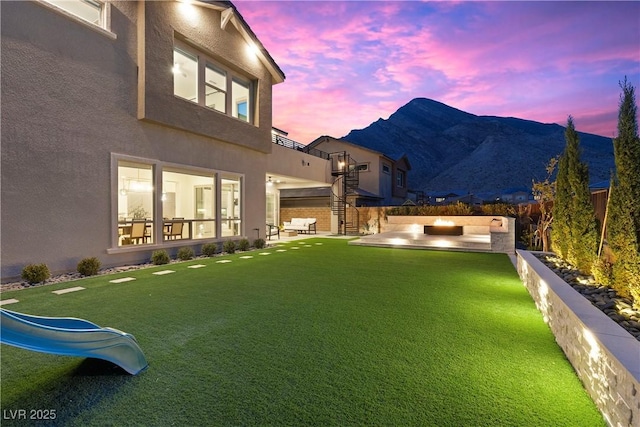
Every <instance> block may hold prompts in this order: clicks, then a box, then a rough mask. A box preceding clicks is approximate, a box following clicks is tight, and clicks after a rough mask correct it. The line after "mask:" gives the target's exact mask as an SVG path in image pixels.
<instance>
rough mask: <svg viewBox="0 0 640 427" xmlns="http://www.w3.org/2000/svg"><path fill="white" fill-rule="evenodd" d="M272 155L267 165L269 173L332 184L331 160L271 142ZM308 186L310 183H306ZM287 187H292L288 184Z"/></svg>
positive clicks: (326, 184) (319, 184)
mask: <svg viewBox="0 0 640 427" xmlns="http://www.w3.org/2000/svg"><path fill="white" fill-rule="evenodd" d="M271 145H272V146H273V147H272V151H271V153H272V154H271V155H270V156H268V157H267V161H266V162H267V163H266V165H267V166H266V167H267V170H268V171H269V173H273V174H276V175H283V176H290V177H304V179H305V181H307V180H308V181H315V182H317V183H318V184H317V185H318V186H321V185H323V184H324V185H325V186H330V185H331V183H332V182H333V178H332V176H331V162H330V161H329V160H326V159H322V158H320V157H317V156H313V155H311V154H307V153H303V152H302V151H297V150H292V149H290V148H286V147H281V146H279V145H276V144H271ZM305 186H308V185H305ZM287 188H291V186H288V187H287Z"/></svg>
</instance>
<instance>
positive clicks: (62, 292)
mask: <svg viewBox="0 0 640 427" xmlns="http://www.w3.org/2000/svg"><path fill="white" fill-rule="evenodd" d="M82 290H84V288H83V287H82V286H76V287H75V288H67V289H60V290H57V291H53V292H51V293H53V294H56V295H62V294H68V293H69V292H77V291H82Z"/></svg>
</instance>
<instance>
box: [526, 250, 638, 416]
mask: <svg viewBox="0 0 640 427" xmlns="http://www.w3.org/2000/svg"><path fill="white" fill-rule="evenodd" d="M517 268H518V274H519V275H520V278H521V279H522V281H523V282H524V285H525V286H526V288H527V289H528V290H529V293H530V294H531V296H532V298H533V299H534V301H535V303H536V306H537V307H538V309H539V310H540V312H541V313H542V316H543V317H544V320H545V322H546V323H547V324H548V325H549V328H550V329H551V331H552V332H553V334H554V335H555V338H556V341H557V343H558V344H559V345H560V347H561V348H562V350H563V351H564V353H565V355H566V356H567V358H568V359H569V361H570V362H571V364H572V365H573V368H574V369H575V371H576V373H577V374H578V376H579V377H580V379H581V381H582V383H583V385H584V387H585V389H586V390H587V392H588V393H589V395H590V396H591V398H592V399H593V401H594V402H595V404H596V406H597V407H598V409H599V410H600V412H601V413H602V414H603V416H604V418H605V419H606V420H607V422H608V423H609V425H612V426H640V342H639V341H637V340H636V339H635V338H634V337H633V336H632V335H631V334H629V333H628V332H627V331H625V330H624V329H623V328H622V327H620V326H619V325H618V324H617V323H615V322H614V321H612V320H611V319H609V317H607V315H606V314H604V313H603V312H602V311H600V310H599V309H598V308H596V307H594V306H593V305H591V303H590V302H589V301H588V300H587V299H585V298H584V297H583V296H582V295H580V294H579V293H578V292H577V291H575V290H574V289H573V288H572V287H571V286H570V285H569V284H567V283H566V282H564V281H563V280H562V279H561V278H560V277H558V276H557V275H556V274H555V273H554V272H553V271H551V270H550V269H549V268H548V267H547V266H545V265H544V264H543V263H542V262H541V261H540V260H538V259H537V258H536V257H535V256H534V255H533V254H531V253H530V252H527V251H517Z"/></svg>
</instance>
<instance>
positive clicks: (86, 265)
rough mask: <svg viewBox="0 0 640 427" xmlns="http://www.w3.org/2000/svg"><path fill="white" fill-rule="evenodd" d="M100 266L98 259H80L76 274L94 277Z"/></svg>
mask: <svg viewBox="0 0 640 427" xmlns="http://www.w3.org/2000/svg"><path fill="white" fill-rule="evenodd" d="M101 266H102V263H100V260H99V259H98V258H96V257H91V258H84V259H82V260H81V261H80V262H79V263H78V267H77V268H76V269H77V270H78V273H80V274H82V275H83V276H95V275H96V274H98V270H100V267H101Z"/></svg>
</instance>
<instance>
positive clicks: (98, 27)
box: [36, 0, 117, 39]
mask: <svg viewBox="0 0 640 427" xmlns="http://www.w3.org/2000/svg"><path fill="white" fill-rule="evenodd" d="M71 1H73V0H71ZM76 1H78V2H82V3H93V4H96V5H99V6H100V19H99V22H98V23H94V22H91V21H88V20H87V19H85V18H83V17H82V16H80V15H77V14H75V13H73V12H72V11H70V10H68V9H66V8H63V7H61V6H58V5H56V4H54V3H51V2H50V1H49V0H36V4H39V5H40V6H43V7H45V8H47V9H49V10H51V11H53V12H55V13H57V14H59V15H61V16H64V17H65V18H67V19H70V20H72V21H75V22H77V23H79V24H81V25H83V26H85V27H87V28H89V29H91V30H94V31H97V32H98V33H100V34H103V35H105V36H107V37H109V38H111V39H116V38H117V37H116V34H115V33H113V32H111V3H110V2H108V1H104V0H76Z"/></svg>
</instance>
